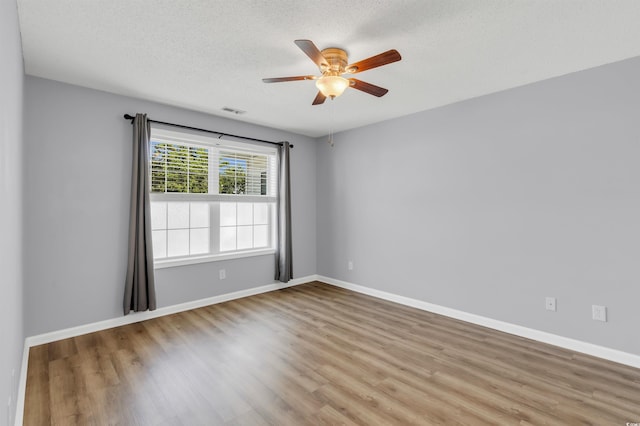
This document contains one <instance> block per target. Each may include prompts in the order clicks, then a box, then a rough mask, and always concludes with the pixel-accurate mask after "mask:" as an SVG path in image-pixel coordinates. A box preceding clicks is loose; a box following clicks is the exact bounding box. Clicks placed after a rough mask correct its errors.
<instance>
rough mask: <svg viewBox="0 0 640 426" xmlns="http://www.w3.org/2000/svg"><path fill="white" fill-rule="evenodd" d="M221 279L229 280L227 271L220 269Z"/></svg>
mask: <svg viewBox="0 0 640 426" xmlns="http://www.w3.org/2000/svg"><path fill="white" fill-rule="evenodd" d="M219 274H220V279H221V280H224V279H225V278H227V271H225V270H224V269H220V272H219Z"/></svg>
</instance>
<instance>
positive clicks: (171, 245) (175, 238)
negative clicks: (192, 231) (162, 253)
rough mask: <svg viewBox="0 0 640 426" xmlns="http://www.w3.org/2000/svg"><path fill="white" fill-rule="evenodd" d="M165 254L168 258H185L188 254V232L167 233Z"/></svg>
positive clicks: (184, 230) (181, 230) (183, 230)
mask: <svg viewBox="0 0 640 426" xmlns="http://www.w3.org/2000/svg"><path fill="white" fill-rule="evenodd" d="M167 252H168V253H167V254H168V255H169V257H173V256H186V255H188V254H189V230H188V229H180V230H169V231H167Z"/></svg>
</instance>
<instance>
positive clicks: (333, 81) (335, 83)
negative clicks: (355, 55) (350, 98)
mask: <svg viewBox="0 0 640 426" xmlns="http://www.w3.org/2000/svg"><path fill="white" fill-rule="evenodd" d="M316 87H317V88H318V90H320V91H321V92H322V94H323V95H325V96H327V97H329V98H331V99H333V98H335V97H336V96H340V95H342V93H343V92H344V91H345V89H346V88H347V87H349V80H347V79H346V78H342V77H340V76H337V75H329V76H325V77H320V78H319V79H318V80H316Z"/></svg>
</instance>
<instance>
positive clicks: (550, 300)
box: [544, 297, 556, 312]
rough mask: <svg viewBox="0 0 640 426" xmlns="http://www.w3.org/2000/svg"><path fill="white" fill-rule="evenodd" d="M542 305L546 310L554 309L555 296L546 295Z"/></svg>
mask: <svg viewBox="0 0 640 426" xmlns="http://www.w3.org/2000/svg"><path fill="white" fill-rule="evenodd" d="M544 306H545V308H546V309H547V311H554V312H555V311H556V298H555V297H547V298H545V302H544Z"/></svg>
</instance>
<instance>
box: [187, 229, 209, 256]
mask: <svg viewBox="0 0 640 426" xmlns="http://www.w3.org/2000/svg"><path fill="white" fill-rule="evenodd" d="M190 233H191V238H190V239H189V246H190V247H189V250H190V253H191V254H203V253H208V252H209V228H201V229H192V230H191V231H190Z"/></svg>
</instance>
